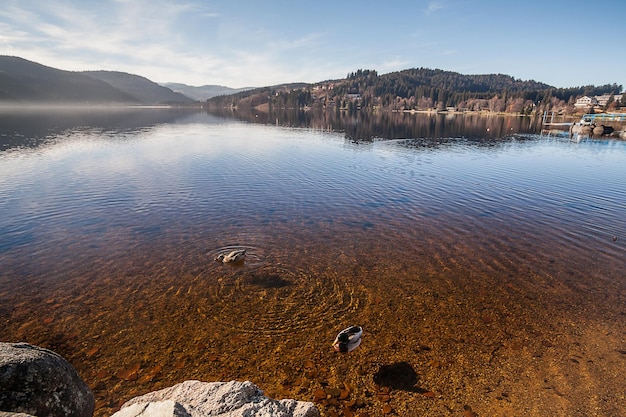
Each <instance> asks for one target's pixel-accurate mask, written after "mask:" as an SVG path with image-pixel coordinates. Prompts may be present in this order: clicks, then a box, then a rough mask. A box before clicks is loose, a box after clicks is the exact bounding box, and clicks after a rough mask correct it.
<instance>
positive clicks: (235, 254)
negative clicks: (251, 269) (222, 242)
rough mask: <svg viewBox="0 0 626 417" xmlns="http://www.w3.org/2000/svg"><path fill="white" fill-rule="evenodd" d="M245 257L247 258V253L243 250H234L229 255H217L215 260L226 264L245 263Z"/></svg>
mask: <svg viewBox="0 0 626 417" xmlns="http://www.w3.org/2000/svg"><path fill="white" fill-rule="evenodd" d="M245 257H246V251H245V250H243V249H242V250H234V251H232V252H231V253H229V254H223V253H220V254H219V255H217V257H216V258H215V260H216V261H218V262H222V263H225V264H226V263H233V262H240V261H243V259H244V258H245Z"/></svg>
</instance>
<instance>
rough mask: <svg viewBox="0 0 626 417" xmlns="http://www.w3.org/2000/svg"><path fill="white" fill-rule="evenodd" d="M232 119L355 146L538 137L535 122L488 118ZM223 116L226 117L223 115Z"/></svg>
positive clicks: (292, 114)
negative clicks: (327, 134) (329, 135)
mask: <svg viewBox="0 0 626 417" xmlns="http://www.w3.org/2000/svg"><path fill="white" fill-rule="evenodd" d="M226 112H227V113H228V114H229V115H230V116H231V117H235V118H237V119H241V120H246V121H249V122H253V123H263V124H273V125H277V126H288V127H306V128H311V129H317V130H326V131H334V132H343V133H345V136H346V139H348V140H350V141H353V142H369V141H374V140H377V139H443V138H463V139H464V140H468V141H471V142H474V141H476V142H484V141H485V140H496V139H500V138H504V137H507V136H509V135H512V134H518V133H537V129H538V128H539V129H540V128H541V126H540V124H538V123H537V120H536V119H535V118H530V117H521V116H501V115H485V114H453V113H451V114H447V113H401V112H388V111H381V112H352V113H350V112H324V111H274V112H272V113H262V112H254V111H252V112H250V111H244V112H236V111H231V110H227V111H226ZM221 115H225V114H224V113H222V114H221Z"/></svg>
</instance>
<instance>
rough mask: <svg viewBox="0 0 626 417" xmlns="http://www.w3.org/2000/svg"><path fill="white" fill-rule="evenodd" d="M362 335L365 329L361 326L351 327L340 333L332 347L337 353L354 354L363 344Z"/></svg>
mask: <svg viewBox="0 0 626 417" xmlns="http://www.w3.org/2000/svg"><path fill="white" fill-rule="evenodd" d="M362 335H363V328H362V327H361V326H350V327H348V328H347V329H343V330H342V331H340V332H339V334H338V335H337V337H336V338H335V341H334V342H333V344H332V345H331V346H332V347H333V349H335V351H337V352H352V351H353V350H354V349H356V348H357V347H359V345H360V344H361V336H362Z"/></svg>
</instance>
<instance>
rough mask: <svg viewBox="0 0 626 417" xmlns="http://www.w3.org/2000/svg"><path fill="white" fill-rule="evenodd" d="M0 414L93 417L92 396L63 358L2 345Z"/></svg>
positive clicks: (21, 345) (44, 351)
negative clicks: (0, 412)
mask: <svg viewBox="0 0 626 417" xmlns="http://www.w3.org/2000/svg"><path fill="white" fill-rule="evenodd" d="M0 410H2V411H4V412H14V413H25V414H32V415H34V416H38V417H56V416H59V417H91V416H92V415H93V410H94V397H93V393H92V392H91V390H90V389H89V387H87V385H86V384H85V383H84V382H83V380H82V379H80V377H79V376H78V373H77V372H76V369H74V367H73V366H72V365H71V364H70V363H69V362H68V361H66V360H65V359H63V358H62V357H61V356H60V355H58V354H56V353H54V352H52V351H51V350H48V349H43V348H40V347H37V346H33V345H29V344H28V343H4V342H0Z"/></svg>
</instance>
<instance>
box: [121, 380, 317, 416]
mask: <svg viewBox="0 0 626 417" xmlns="http://www.w3.org/2000/svg"><path fill="white" fill-rule="evenodd" d="M138 416H141V417H208V416H211V417H319V411H318V410H317V408H316V407H315V405H313V403H310V402H303V401H296V400H280V401H277V400H273V399H271V398H267V397H266V396H264V395H263V391H261V390H260V389H259V388H258V387H257V386H256V385H254V384H253V383H251V382H250V381H246V382H239V381H230V382H201V381H185V382H182V383H180V384H177V385H174V386H172V387H169V388H165V389H162V390H159V391H155V392H151V393H148V394H146V395H142V396H140V397H136V398H133V399H132V400H130V401H128V402H126V403H125V404H124V405H123V406H122V409H121V410H120V411H118V412H117V413H115V414H113V416H111V417H138Z"/></svg>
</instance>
